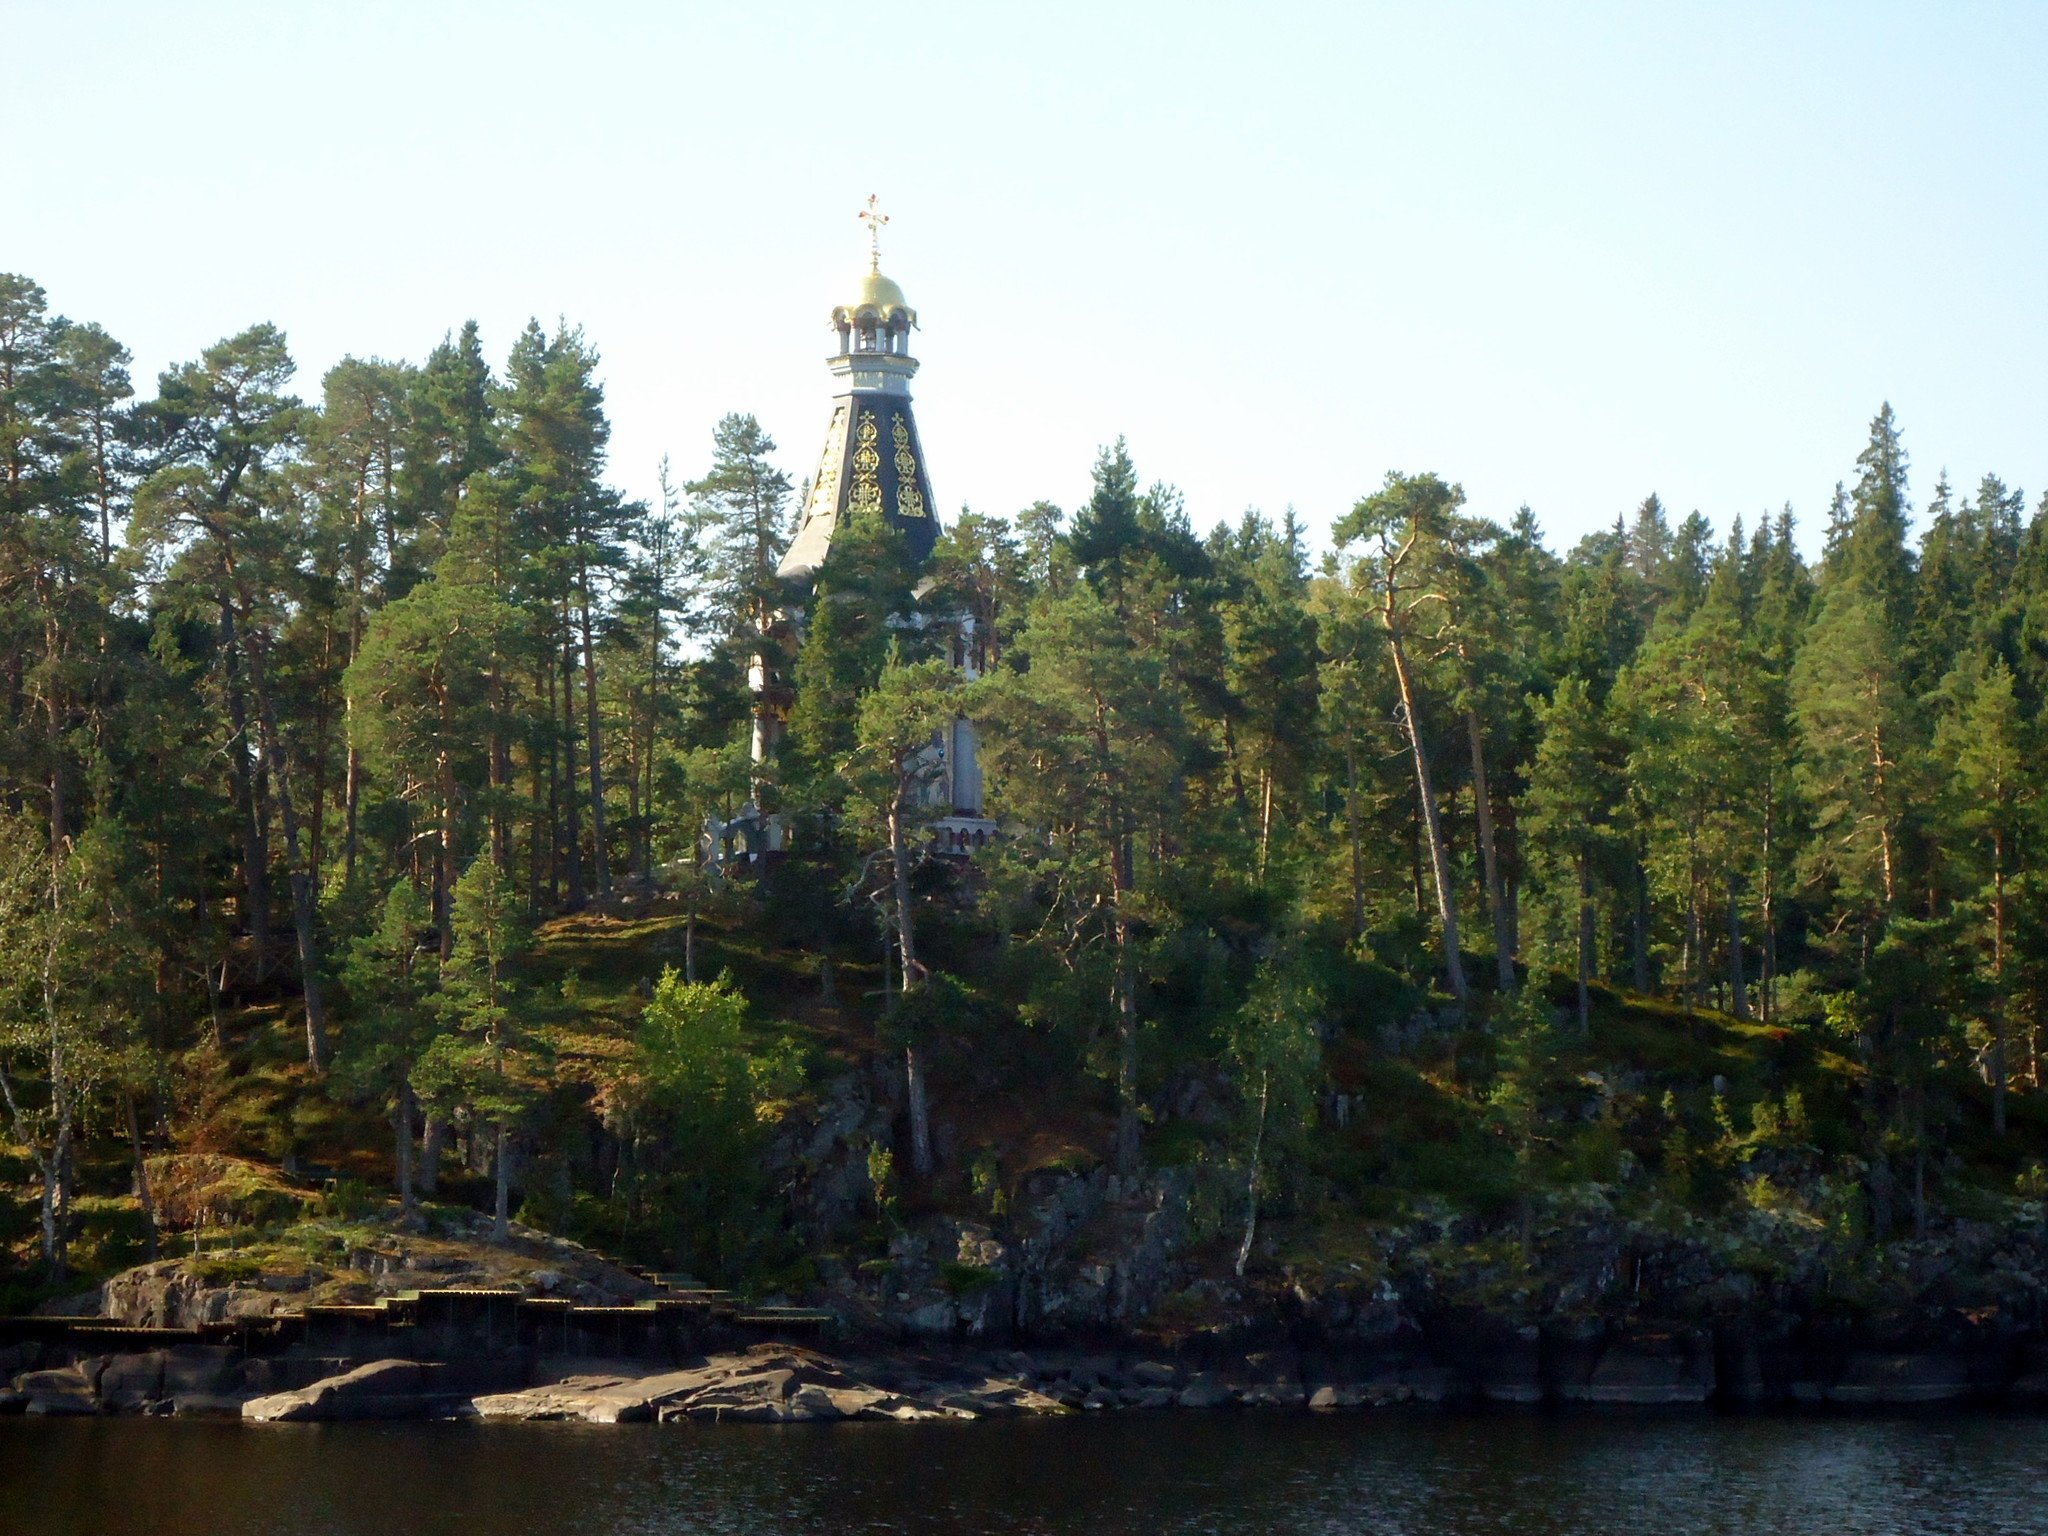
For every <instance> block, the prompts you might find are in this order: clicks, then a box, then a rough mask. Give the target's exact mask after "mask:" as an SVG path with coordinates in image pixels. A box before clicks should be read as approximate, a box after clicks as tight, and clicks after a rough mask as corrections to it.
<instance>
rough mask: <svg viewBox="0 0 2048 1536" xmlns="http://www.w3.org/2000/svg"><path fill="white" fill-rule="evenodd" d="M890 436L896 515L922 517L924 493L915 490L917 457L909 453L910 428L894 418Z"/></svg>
mask: <svg viewBox="0 0 2048 1536" xmlns="http://www.w3.org/2000/svg"><path fill="white" fill-rule="evenodd" d="M891 436H893V437H894V438H895V440H896V515H897V516H898V517H923V516H924V515H925V510H924V493H923V492H922V491H920V490H918V488H917V455H916V454H914V453H912V452H911V451H910V428H909V427H908V426H906V425H904V421H903V418H902V417H901V416H898V417H897V418H896V429H895V431H894V432H893V433H892V434H891Z"/></svg>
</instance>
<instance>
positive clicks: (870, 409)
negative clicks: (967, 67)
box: [709, 197, 996, 859]
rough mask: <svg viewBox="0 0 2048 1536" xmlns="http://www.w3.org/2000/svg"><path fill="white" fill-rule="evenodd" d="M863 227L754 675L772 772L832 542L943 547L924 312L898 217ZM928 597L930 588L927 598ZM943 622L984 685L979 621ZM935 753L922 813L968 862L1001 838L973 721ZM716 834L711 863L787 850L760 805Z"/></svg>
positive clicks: (758, 720)
mask: <svg viewBox="0 0 2048 1536" xmlns="http://www.w3.org/2000/svg"><path fill="white" fill-rule="evenodd" d="M860 217H861V221H862V223H864V224H865V225H866V226H867V230H868V270H867V273H866V275H865V276H863V277H862V279H861V283H860V288H859V291H858V292H857V293H855V294H854V296H853V299H852V302H850V303H846V304H840V305H838V306H836V307H834V309H833V310H832V320H831V323H832V329H833V331H834V332H835V334H836V335H837V338H838V350H837V351H836V352H834V353H833V355H832V356H831V357H829V358H827V359H826V366H827V367H828V368H830V369H831V371H832V377H833V379H834V380H835V381H837V383H838V386H839V387H838V389H837V390H836V391H835V393H834V396H833V400H832V414H831V417H830V420H829V421H828V423H827V425H826V428H825V451H824V453H823V455H822V456H821V457H820V459H819V461H818V470H817V474H816V475H815V477H814V478H813V479H812V481H811V485H810V493H809V496H808V497H807V499H806V500H805V502H804V507H803V516H802V519H801V521H800V522H799V523H798V525H797V531H796V537H795V538H794V539H792V540H791V541H790V545H789V549H788V550H787V552H786V553H785V554H784V555H783V557H782V560H781V562H780V564H779V565H778V566H777V567H776V575H777V577H779V578H780V579H781V581H782V582H783V584H784V588H785V591H786V592H787V594H788V606H787V607H786V608H785V609H783V610H782V612H780V613H779V614H777V615H776V618H775V621H774V623H773V624H772V625H771V626H770V629H769V632H768V633H766V634H764V635H763V636H762V637H761V640H762V644H761V647H760V649H759V650H758V651H757V652H756V654H755V657H754V662H753V665H752V668H751V678H750V681H751V684H752V688H753V696H754V730H753V756H754V761H755V762H756V763H766V762H767V760H768V759H769V757H770V756H771V755H772V754H773V753H774V750H775V744H776V743H777V742H778V741H779V740H780V739H781V737H782V733H783V729H784V726H785V724H786V722H787V721H788V718H789V711H790V706H791V704H792V703H793V701H794V699H793V693H792V690H791V688H790V685H789V680H788V673H789V662H790V660H791V659H792V658H793V656H794V653H795V650H796V648H797V645H798V643H799V641H800V638H801V634H802V629H803V623H804V616H803V605H804V604H805V603H806V602H807V601H808V600H809V599H810V597H811V596H812V592H813V588H814V586H815V583H816V580H817V576H818V572H819V571H820V569H821V568H822V567H823V566H824V564H825V560H826V557H827V556H828V555H829V554H830V553H831V549H832V539H833V535H834V534H835V533H836V532H837V531H838V530H839V529H840V528H841V527H844V526H846V525H847V524H848V523H849V522H851V521H852V520H853V519H856V518H864V517H869V516H873V515H876V514H879V515H880V516H881V517H882V518H884V519H885V520H886V521H887V522H888V523H889V524H890V525H891V526H892V527H893V528H895V529H896V530H897V532H898V533H899V534H900V535H901V536H902V538H903V547H904V550H905V552H906V553H907V554H908V555H909V557H910V559H911V561H912V563H913V564H914V565H923V564H924V562H925V561H927V560H928V559H930V558H931V553H932V549H933V547H934V546H935V545H936V544H937V543H938V539H939V523H938V512H937V503H936V501H935V500H934V499H933V496H932V484H931V475H930V473H929V471H927V469H926V468H925V458H924V448H923V445H922V444H921V443H920V442H919V440H918V435H917V421H916V418H915V417H914V416H913V415H912V414H911V409H910V380H911V378H912V377H913V376H914V375H915V374H916V373H917V359H916V358H915V357H912V356H911V355H910V333H911V331H912V330H913V329H915V328H916V326H917V311H916V310H914V309H912V308H911V307H910V304H909V301H908V300H906V299H905V298H904V297H903V290H902V289H901V288H899V287H898V286H897V285H896V284H895V283H894V282H893V281H891V280H890V279H889V278H887V277H885V276H883V274H882V258H881V231H882V227H883V226H884V225H886V224H887V223H888V222H889V216H888V215H887V214H885V213H883V212H882V211H881V210H880V208H879V206H878V200H877V199H875V198H873V197H870V198H869V199H868V205H867V207H866V208H865V209H864V210H863V211H862V213H861V215H860ZM925 590H926V589H925V587H923V586H921V587H920V589H919V591H920V595H922V594H923V592H924V591H925ZM933 623H934V620H933V618H932V617H931V616H929V615H927V616H926V617H925V618H924V619H923V620H922V621H921V627H923V628H924V630H925V632H926V633H927V634H930V633H931V626H932V624H933ZM936 623H937V624H938V625H940V626H941V627H942V629H943V635H942V636H941V638H942V639H943V640H944V642H945V647H944V649H945V654H947V655H948V656H949V657H950V659H951V662H952V665H953V666H954V668H955V669H956V670H958V671H959V672H960V673H961V674H962V676H963V677H964V678H966V679H968V680H972V679H973V678H976V677H978V676H980V675H981V661H982V647H983V645H984V643H985V641H984V638H983V637H981V636H979V635H977V634H976V632H975V622H974V619H973V618H972V617H971V616H969V615H965V614H960V615H941V616H938V618H937V619H936ZM926 751H927V752H928V753H930V754H931V757H930V759H929V761H930V762H931V764H932V767H933V770H934V771H933V772H932V773H931V774H930V776H929V779H928V782H927V787H926V790H925V810H926V811H927V813H928V814H930V813H936V814H935V815H931V817H930V827H931V831H932V835H933V837H934V839H935V840H936V843H937V846H938V849H939V851H941V852H946V853H965V852H967V851H969V850H971V849H973V848H976V847H980V846H981V845H983V844H985V843H986V842H987V841H988V840H989V838H990V837H992V836H994V835H995V831H996V824H995V823H994V822H993V821H991V820H989V819H988V817H987V816H986V815H985V814H984V806H983V800H982V781H981V764H980V754H979V751H978V750H977V743H976V740H975V733H974V724H973V722H972V721H970V720H967V719H965V718H964V717H963V718H960V719H957V720H955V721H954V722H953V724H952V726H951V728H950V729H949V730H948V731H946V732H944V733H942V734H941V736H940V737H939V738H938V739H935V740H934V741H933V742H932V744H931V746H930V747H929V748H927V749H926ZM709 830H710V833H711V836H712V839H713V842H714V844H722V845H723V847H722V849H719V850H718V851H715V852H714V855H713V856H714V857H733V856H738V857H743V858H749V859H751V858H754V857H757V856H759V855H762V854H777V853H780V852H781V851H783V849H784V847H785V836H786V829H785V827H784V826H783V824H782V818H781V817H779V816H768V815H763V814H762V812H761V811H760V810H759V809H758V808H757V806H756V805H749V806H748V807H747V808H746V810H745V811H744V812H742V814H741V815H740V816H739V817H738V818H735V819H734V820H733V821H732V822H729V823H726V824H724V825H723V826H719V827H714V828H712V829H709Z"/></svg>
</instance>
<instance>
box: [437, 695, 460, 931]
mask: <svg viewBox="0 0 2048 1536" xmlns="http://www.w3.org/2000/svg"><path fill="white" fill-rule="evenodd" d="M434 697H435V702H436V704H437V705H438V706H439V709H440V717H441V746H440V751H439V752H437V753H436V754H435V760H434V770H435V771H434V778H435V788H436V790H437V791H438V792H439V798H440V817H439V830H438V834H437V837H436V841H437V842H438V844H439V847H438V848H437V849H436V850H435V856H434V926H435V927H436V928H438V929H439V930H440V933H441V959H442V960H443V961H444V962H445V961H446V960H447V959H448V957H449V956H450V955H452V954H454V953H455V912H454V906H455V900H454V892H455V751H454V747H453V745H452V743H453V741H454V736H455V705H454V701H453V699H452V698H451V697H450V693H449V686H448V681H447V679H446V678H444V677H439V676H438V674H437V677H436V683H435V687H434Z"/></svg>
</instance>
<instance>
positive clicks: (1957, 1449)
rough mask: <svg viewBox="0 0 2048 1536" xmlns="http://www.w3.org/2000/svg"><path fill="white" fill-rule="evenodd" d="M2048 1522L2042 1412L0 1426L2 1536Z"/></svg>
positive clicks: (1742, 1529) (1752, 1528) (1677, 1534)
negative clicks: (606, 1424) (763, 1424)
mask: <svg viewBox="0 0 2048 1536" xmlns="http://www.w3.org/2000/svg"><path fill="white" fill-rule="evenodd" d="M812 1531H817V1532H848V1531H885V1532H906V1533H926V1532H949V1533H951V1532H961V1533H975V1536H981V1533H995V1532H1021V1533H1034V1536H1068V1533H1073V1536H1083V1533H1085V1536H1125V1533H1132V1536H1136V1533H1144V1536H1155V1533H1179V1532H1217V1533H1231V1536H1237V1533H1258V1532H1288V1533H1320V1532H1331V1533H1334V1532H1361V1533H1372V1536H1411V1533H1413V1536H1423V1533H1428V1536H1467V1533H1478V1532H1486V1533H1490V1536H1563V1533H1567V1532H1570V1533H1579V1532H1597V1533H1606V1532H1640V1533H1647V1536H1693V1533H1706V1532H1713V1533H1722V1532H1725V1533H1729V1536H1773V1533H1779V1532H1785V1533H1791V1532H1797V1533H1799V1536H1893V1533H1900V1536H1904V1533H1911V1536H1926V1533H1943V1536H1949V1533H1957V1536H1963V1533H1971V1536H1974V1533H1978V1532H2014V1533H2017V1532H2026V1533H2041V1532H2048V1417H2028V1416H1996V1415H1989V1414H1974V1413H1954V1414H1944V1415H1939V1416H1936V1415H1920V1416H1912V1417H1906V1416H1900V1417H1829V1418H1822V1417H1789V1416H1786V1417H1746V1418H1728V1417H1719V1416H1714V1415H1708V1414H1683V1415H1674V1416H1669V1417H1667V1416H1662V1415H1651V1414H1637V1415H1630V1416H1619V1415H1617V1416H1612V1417H1609V1416H1600V1415H1593V1414H1574V1415H1567V1416H1556V1417H1551V1416H1537V1415H1533V1414H1531V1415H1511V1414H1499V1415H1485V1416H1448V1415H1445V1416H1438V1415H1434V1414H1424V1413H1415V1414H1409V1413H1379V1414H1371V1415H1361V1416H1355V1417H1345V1418H1329V1419H1319V1418H1309V1417H1304V1416H1299V1415H1292V1416H1280V1415H1261V1414H1250V1413H1226V1414H1157V1415H1144V1414H1125V1415H1121V1416H1118V1417H1116V1418H1108V1419H1104V1418H1095V1417H1089V1418H1087V1419H1079V1420H1077V1419H1066V1420H1040V1421H1022V1422H1020V1421H1014V1420H1013V1421H1007V1422H995V1423H991V1422H982V1423H972V1424H957V1425H930V1424H918V1425H894V1424H843V1425H836V1426H833V1427H830V1428H825V1427H819V1426H804V1425H793V1426H784V1427H779V1428H777V1427H761V1426H736V1425H735V1426H724V1427H718V1426H694V1425H646V1426H631V1427H599V1426H591V1425H545V1424H542V1425H503V1424H500V1425H491V1426H488V1427H486V1426H480V1425H465V1424H388V1425H273V1426H266V1427H257V1426H250V1427H243V1426H242V1425H239V1424H236V1423H233V1422H225V1423H223V1422H211V1423H209V1422H205V1421H194V1420H173V1419H97V1420H28V1419H8V1420H0V1532H4V1533H6V1536H16V1533H19V1536H31V1533H33V1536H74V1533H76V1536H85V1533H92V1536H127V1533H130V1532H134V1533H145V1532H146V1533H150V1536H188V1533H189V1536H199V1533H206V1536H259V1533H261V1536H268V1533H272V1532H280V1533H282V1532H291V1533H294V1536H355V1533H359V1532H360V1533H365V1536H367V1533H376V1536H411V1533H421V1536H440V1533H450V1536H453V1533H458V1532H459V1533H462V1536H529V1533H531V1536H540V1533H548V1536H557V1533H577V1536H586V1533H587V1536H671V1533H696V1532H705V1533H725V1532H735V1533H738V1532H744V1533H748V1536H757V1533H758V1536H766V1533H775V1536H785V1533H801V1532H812Z"/></svg>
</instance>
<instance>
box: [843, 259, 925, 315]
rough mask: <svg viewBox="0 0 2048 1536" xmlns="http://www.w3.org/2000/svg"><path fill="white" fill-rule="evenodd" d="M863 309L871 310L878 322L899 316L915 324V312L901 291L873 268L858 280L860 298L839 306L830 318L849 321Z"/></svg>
mask: <svg viewBox="0 0 2048 1536" xmlns="http://www.w3.org/2000/svg"><path fill="white" fill-rule="evenodd" d="M864 309H869V310H873V311H874V312H875V317H876V318H877V319H879V320H885V321H886V320H889V319H891V318H892V317H894V316H895V315H898V314H901V315H902V316H903V318H904V319H905V320H907V321H909V322H910V323H911V324H912V325H915V324H917V311H916V310H914V309H912V308H911V307H910V302H909V301H908V300H907V299H905V298H904V297H903V290H902V289H901V288H898V287H897V286H896V284H895V282H894V281H892V280H891V279H889V278H886V277H884V276H882V274H881V273H880V272H879V271H877V270H875V269H873V268H870V269H869V270H868V274H867V276H865V277H863V278H862V279H861V280H860V296H859V297H858V298H856V299H855V300H854V301H853V302H852V303H851V304H842V305H840V307H839V308H838V309H836V310H834V311H833V312H832V318H833V319H834V320H840V319H847V320H851V319H852V318H853V317H854V316H856V315H858V314H859V313H860V312H861V311H862V310H864Z"/></svg>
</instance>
